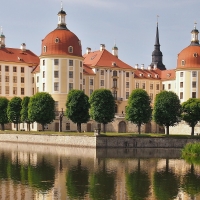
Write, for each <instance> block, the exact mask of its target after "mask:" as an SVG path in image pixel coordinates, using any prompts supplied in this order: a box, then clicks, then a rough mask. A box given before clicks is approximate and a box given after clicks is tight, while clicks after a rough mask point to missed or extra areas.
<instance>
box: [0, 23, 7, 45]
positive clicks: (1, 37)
mask: <svg viewBox="0 0 200 200" xmlns="http://www.w3.org/2000/svg"><path fill="white" fill-rule="evenodd" d="M5 38H6V37H5V35H4V34H3V29H2V27H1V35H0V48H4V47H5V46H6V45H5Z"/></svg>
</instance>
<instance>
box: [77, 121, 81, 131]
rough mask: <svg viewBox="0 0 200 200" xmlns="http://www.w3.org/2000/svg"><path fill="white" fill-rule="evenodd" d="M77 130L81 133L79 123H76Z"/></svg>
mask: <svg viewBox="0 0 200 200" xmlns="http://www.w3.org/2000/svg"><path fill="white" fill-rule="evenodd" d="M77 131H78V132H79V133H81V123H77Z"/></svg>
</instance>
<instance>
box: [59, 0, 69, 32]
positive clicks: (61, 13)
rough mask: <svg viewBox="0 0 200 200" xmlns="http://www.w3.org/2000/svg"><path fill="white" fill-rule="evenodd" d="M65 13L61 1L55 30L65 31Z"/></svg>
mask: <svg viewBox="0 0 200 200" xmlns="http://www.w3.org/2000/svg"><path fill="white" fill-rule="evenodd" d="M66 15H67V14H66V12H65V11H64V10H63V4H62V1H61V10H60V11H59V12H58V27H57V29H67V26H66V23H65V16H66Z"/></svg>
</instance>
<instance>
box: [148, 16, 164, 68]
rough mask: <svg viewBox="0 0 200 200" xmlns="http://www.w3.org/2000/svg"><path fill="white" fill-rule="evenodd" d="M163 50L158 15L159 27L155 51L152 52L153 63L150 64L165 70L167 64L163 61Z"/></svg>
mask: <svg viewBox="0 0 200 200" xmlns="http://www.w3.org/2000/svg"><path fill="white" fill-rule="evenodd" d="M162 57H163V55H162V52H161V51H160V42H159V30H158V16H157V27H156V39H155V45H154V51H153V52H152V63H151V64H150V66H151V67H152V68H154V69H156V68H158V69H160V70H165V69H166V68H165V65H163V63H162Z"/></svg>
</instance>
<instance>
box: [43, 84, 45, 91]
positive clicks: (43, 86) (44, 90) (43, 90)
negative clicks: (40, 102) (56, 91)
mask: <svg viewBox="0 0 200 200" xmlns="http://www.w3.org/2000/svg"><path fill="white" fill-rule="evenodd" d="M42 88H43V89H42V90H43V91H45V83H43V84H42Z"/></svg>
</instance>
